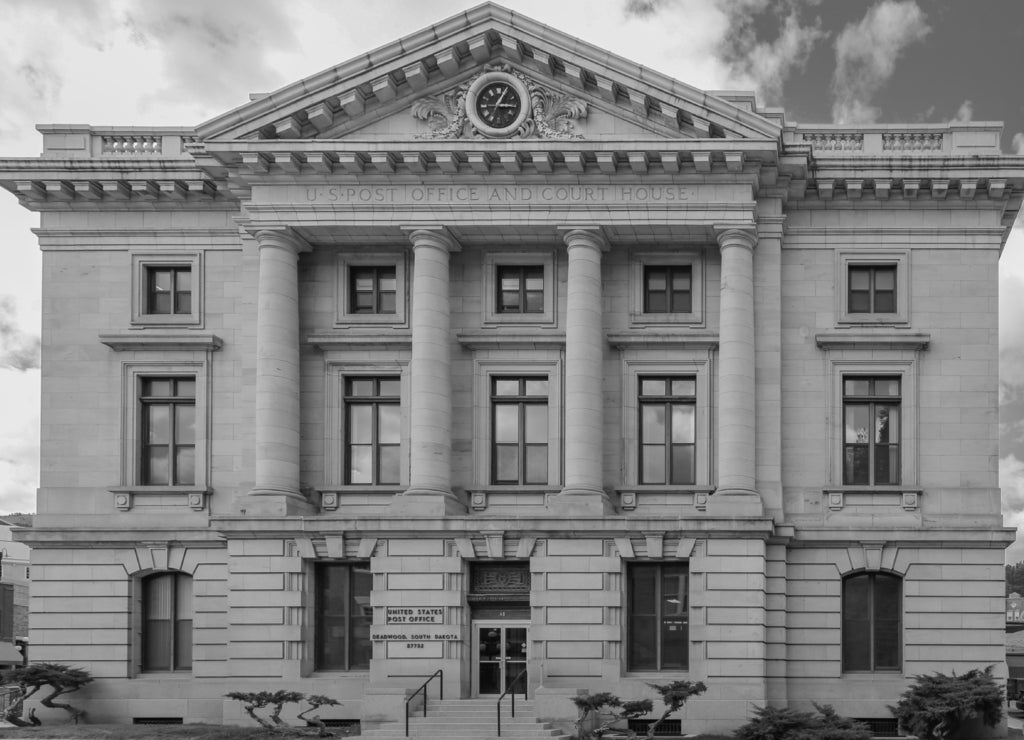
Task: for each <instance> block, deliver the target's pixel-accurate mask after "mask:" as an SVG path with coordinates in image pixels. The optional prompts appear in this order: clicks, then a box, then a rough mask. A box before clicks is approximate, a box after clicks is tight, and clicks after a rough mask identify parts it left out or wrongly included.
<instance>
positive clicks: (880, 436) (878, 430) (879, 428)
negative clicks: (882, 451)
mask: <svg viewBox="0 0 1024 740" xmlns="http://www.w3.org/2000/svg"><path fill="white" fill-rule="evenodd" d="M889 411H890V407H889V406H882V405H881V404H879V405H878V406H875V442H883V443H888V442H890V441H893V440H892V437H891V434H890V430H889Z"/></svg>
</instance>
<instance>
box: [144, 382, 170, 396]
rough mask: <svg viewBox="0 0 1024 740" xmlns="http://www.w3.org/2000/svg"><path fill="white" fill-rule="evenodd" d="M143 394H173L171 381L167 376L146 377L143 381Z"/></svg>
mask: <svg viewBox="0 0 1024 740" xmlns="http://www.w3.org/2000/svg"><path fill="white" fill-rule="evenodd" d="M142 395H143V396H160V397H167V396H170V395H171V381H170V380H169V379H167V378H146V379H145V380H144V381H142Z"/></svg>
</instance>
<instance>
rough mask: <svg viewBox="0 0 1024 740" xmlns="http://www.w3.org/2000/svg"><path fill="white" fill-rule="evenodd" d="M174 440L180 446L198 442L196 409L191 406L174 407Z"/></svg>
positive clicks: (176, 405)
mask: <svg viewBox="0 0 1024 740" xmlns="http://www.w3.org/2000/svg"><path fill="white" fill-rule="evenodd" d="M174 438H175V442H177V443H178V444H193V443H194V442H195V441H196V407H195V406H192V405H191V404H184V403H178V404H175V405H174Z"/></svg>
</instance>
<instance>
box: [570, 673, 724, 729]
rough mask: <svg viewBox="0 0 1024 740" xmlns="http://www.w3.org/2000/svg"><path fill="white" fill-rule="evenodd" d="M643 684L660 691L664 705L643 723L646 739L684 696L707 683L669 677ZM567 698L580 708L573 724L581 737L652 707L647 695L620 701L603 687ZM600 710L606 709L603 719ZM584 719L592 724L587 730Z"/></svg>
mask: <svg viewBox="0 0 1024 740" xmlns="http://www.w3.org/2000/svg"><path fill="white" fill-rule="evenodd" d="M647 685H648V686H650V687H651V688H652V689H654V690H655V691H657V692H658V693H659V694H660V695H661V701H662V703H663V704H664V705H665V711H664V712H662V714H661V716H660V717H658V719H657V720H655V721H654V722H652V723H651V724H650V725H648V727H647V734H646V735H645V736H644V737H645V738H646V739H648V740H649V739H650V738H653V737H654V733H655V732H656V731H657V729H658V725H660V724H661V723H662V722H664V721H665V720H666V719H667V718H668V717H669V715H671V714H672V713H673V712H677V711H679V710H680V709H682V708H683V705H684V704H686V700H687V699H689V698H690V697H691V696H696V695H697V694H703V693H704V692H705V691H707V686H705V685H704V684H703V682H701V681H697V682H693V681H672V682H671V683H666V684H653V683H649V684H647ZM571 701H572V703H573V704H575V705H576V708H577V709H578V710H579V711H580V718H579V720H577V722H576V726H577V727H578V728H579V733H578V736H579V737H580V739H581V740H582V738H584V737H588V738H599V737H602V736H603V735H604V734H605V733H607V732H608V731H609V729H610V728H612V727H614V726H615V725H617V724H621V723H622V722H624V721H626V720H630V719H638V718H640V717H643V716H644V715H645V714H649V713H650V712H651V711H653V709H654V702H653V701H651V700H650V699H634V700H631V701H623V700H622V699H620V698H619V697H617V696H615V695H614V694H610V693H608V692H607V691H603V692H601V693H599V694H584V695H581V696H574V697H572V699H571ZM602 710H609V711H606V712H605V716H604V718H603V719H604V721H603V722H602V717H601V711H602ZM610 710H618V711H610ZM588 720H590V721H591V722H592V723H593V724H594V725H595V726H594V727H593V729H591V730H589V731H587V730H586V729H585V725H586V724H587V721H588Z"/></svg>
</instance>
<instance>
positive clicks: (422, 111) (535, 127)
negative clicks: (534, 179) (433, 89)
mask: <svg viewBox="0 0 1024 740" xmlns="http://www.w3.org/2000/svg"><path fill="white" fill-rule="evenodd" d="M412 115H413V116H415V117H416V118H419V119H420V120H422V121H426V122H427V125H428V126H429V127H430V131H428V132H426V133H423V134H418V135H417V137H416V138H418V139H461V138H474V137H479V138H488V139H499V138H520V139H526V138H538V139H582V138H583V137H582V136H581V135H580V134H578V133H576V132H575V130H574V129H575V126H574V124H573V121H574V120H577V119H580V118H586V117H587V102H586V101H585V100H583V99H582V98H578V97H576V96H574V95H568V94H564V93H559V92H555V91H553V90H549V89H548V88H546V87H543V86H541V85H538V84H537V83H536V82H534V81H533V80H531V79H530V78H528V77H527V76H526V75H524V74H523V73H522V72H519V71H518V70H515V69H513V68H512V67H510V66H509V65H507V64H500V65H493V66H489V67H486V68H485V69H484V71H483V72H482V73H481V74H479V75H477V76H476V77H474V78H473V79H471V80H469V81H468V82H466V83H464V84H462V85H460V86H459V87H457V88H456V89H454V90H451V91H449V92H446V93H442V94H441V95H428V96H426V97H422V98H420V99H419V100H417V101H415V102H414V103H413V104H412Z"/></svg>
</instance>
